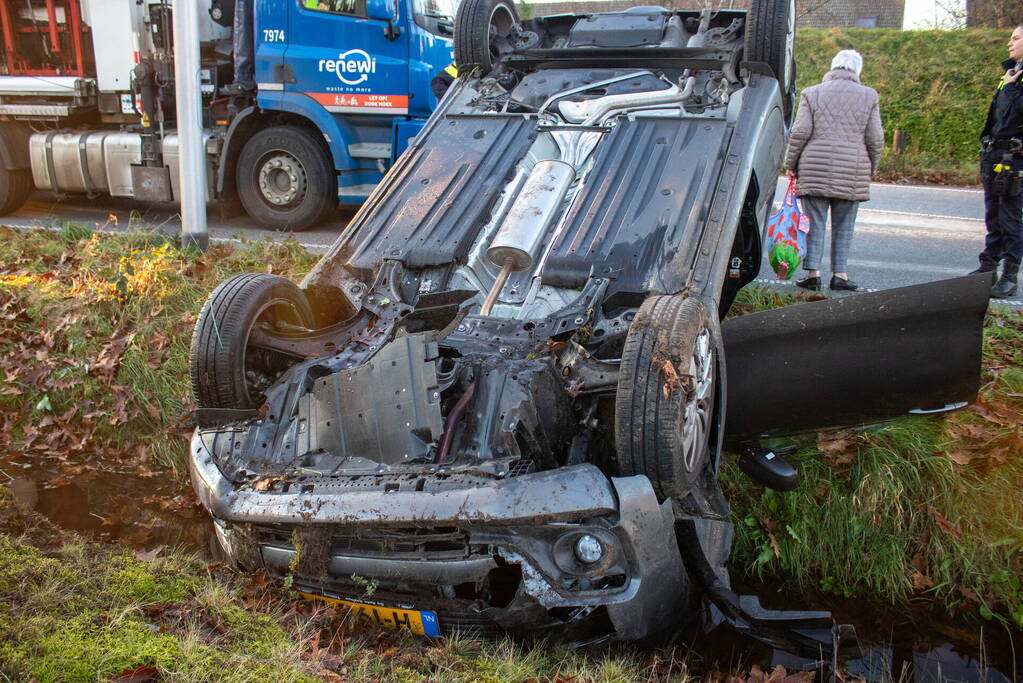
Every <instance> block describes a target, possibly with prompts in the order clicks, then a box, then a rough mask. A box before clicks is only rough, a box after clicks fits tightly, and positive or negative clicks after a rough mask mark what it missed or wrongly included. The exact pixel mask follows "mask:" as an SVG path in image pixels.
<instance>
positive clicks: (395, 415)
mask: <svg viewBox="0 0 1023 683" xmlns="http://www.w3.org/2000/svg"><path fill="white" fill-rule="evenodd" d="M436 358H437V345H436V343H424V342H423V340H422V335H405V336H401V337H398V338H397V339H395V340H394V341H392V342H390V343H388V344H387V345H385V346H384V347H383V348H382V349H380V351H379V352H378V353H377V354H376V356H374V357H373V358H372V360H370V361H369V362H367V363H366V364H364V365H360V366H359V367H356V368H352V369H350V370H342V371H341V372H337V373H334V374H332V375H328V376H326V377H323V378H321V379H318V380H316V382H315V384H314V385H313V390H312V398H311V400H304V401H302V403H301V404H300V406H301V407H300V410H299V417H306V418H307V419H308V421H309V425H310V434H311V435H312V437H313V443H312V445H311V450H316V449H317V448H322V449H324V450H326V451H328V452H330V453H333V454H334V455H338V456H340V457H360V458H368V459H370V460H373V461H375V462H379V463H384V464H387V465H391V464H395V463H401V462H408V461H412V460H416V459H417V458H423V457H425V456H426V454H427V447H428V445H429V444H430V443H432V442H433V441H435V440H437V439H439V438H440V436H441V434H442V433H443V431H444V420H443V418H442V416H441V411H440V391H439V389H438V386H437V364H436V363H435V362H434V360H435V359H436ZM303 398H305V397H303ZM303 413H306V414H303Z"/></svg>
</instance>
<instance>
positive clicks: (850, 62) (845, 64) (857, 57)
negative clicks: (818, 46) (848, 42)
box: [831, 50, 863, 76]
mask: <svg viewBox="0 0 1023 683" xmlns="http://www.w3.org/2000/svg"><path fill="white" fill-rule="evenodd" d="M831 68H832V69H848V70H849V71H852V72H853V73H855V74H856V75H857V76H859V75H860V72H862V71H863V55H861V54H860V53H859V52H857V51H856V50H842V51H841V52H839V53H838V54H837V55H835V58H834V59H832V60H831Z"/></svg>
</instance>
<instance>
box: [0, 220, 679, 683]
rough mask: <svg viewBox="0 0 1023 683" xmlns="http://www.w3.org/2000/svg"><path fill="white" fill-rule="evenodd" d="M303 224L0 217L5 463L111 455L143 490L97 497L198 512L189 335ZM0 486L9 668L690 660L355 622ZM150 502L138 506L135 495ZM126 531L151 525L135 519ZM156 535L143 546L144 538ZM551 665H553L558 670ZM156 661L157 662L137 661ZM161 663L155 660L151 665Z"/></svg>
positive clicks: (545, 665)
mask: <svg viewBox="0 0 1023 683" xmlns="http://www.w3.org/2000/svg"><path fill="white" fill-rule="evenodd" d="M314 260H315V259H314V257H312V256H310V255H308V254H306V253H305V252H304V251H303V250H302V248H301V247H300V246H299V245H298V244H297V243H295V242H293V241H291V242H284V243H280V242H277V243H273V242H258V243H253V244H250V245H248V246H245V247H243V248H241V249H233V248H228V247H224V246H221V245H215V246H213V247H212V248H211V250H210V251H209V252H207V253H206V254H201V255H200V254H195V253H182V252H180V251H178V250H177V249H175V248H173V247H171V246H170V245H167V244H165V243H164V238H162V237H159V236H147V235H141V234H134V235H98V234H97V235H92V234H90V233H89V232H88V231H85V230H83V229H81V228H78V227H75V226H68V227H66V228H65V229H64V230H61V231H59V232H45V231H35V232H21V231H15V230H9V229H2V228H0V264H4V265H2V266H0V372H2V373H3V377H4V382H3V384H2V386H0V473H2V474H3V475H4V480H10V479H11V478H12V477H14V476H24V473H26V472H27V473H29V474H31V475H33V476H34V477H35V478H37V479H39V480H41V481H42V482H43V483H44V484H53V483H55V482H68V481H70V482H81V481H83V480H90V479H91V480H99V481H103V480H104V479H105V478H107V477H109V476H111V474H112V473H116V474H118V475H120V476H122V477H123V476H125V475H128V476H131V477H134V478H135V479H137V480H138V481H140V482H141V484H140V486H139V487H138V489H137V491H136V492H135V495H136V496H137V497H139V498H142V499H143V500H142V501H135V503H136V505H135V506H131V507H129V508H128V509H126V510H122V509H120V507H119V506H121V502H120V501H119V500H117V499H116V498H115V499H112V500H110V501H98V502H97V501H93V503H94V504H95V506H96V507H95V510H94V512H97V513H99V514H101V515H103V516H109V517H112V518H116V517H118V516H120V517H122V518H126V517H129V516H130V518H129V519H126V520H122V521H125V522H127V524H128V525H130V526H136V525H141V526H145V522H146V521H148V520H149V519H150V518H153V517H161V516H162V517H171V516H175V515H182V514H189V513H191V512H194V503H193V502H192V500H193V498H192V496H191V494H190V493H189V491H188V488H189V487H188V484H187V477H186V476H185V475H184V473H183V471H182V469H181V465H182V462H183V456H184V449H185V448H186V446H187V442H186V441H185V439H184V438H183V436H184V435H185V433H186V432H187V430H183V429H181V427H180V425H181V421H180V417H181V415H182V413H183V412H184V411H185V409H186V408H187V407H188V402H189V397H188V391H189V389H188V374H187V361H188V345H189V343H190V339H191V331H192V325H193V324H194V321H195V316H196V314H197V313H198V311H199V309H200V307H201V305H202V303H203V301H204V300H205V298H206V296H207V295H208V293H209V291H210V290H211V289H212V288H213V287H214V286H215V285H216V284H217V283H218V282H219V281H220V280H221V279H223V278H224V277H226V276H227V275H229V274H232V273H235V272H242V271H265V270H272V271H273V272H275V273H281V274H284V275H286V276H290V277H292V278H295V279H298V277H299V276H300V275H301V274H302V273H304V272H305V271H306V270H307V269H308V268H309V266H310V265H311V264H312V263H313V261H314ZM6 491H7V489H6V488H0V680H6V679H4V678H3V677H4V676H7V677H8V678H9V679H11V680H26V679H28V678H29V677H35V678H37V679H38V680H40V681H51V680H102V679H106V678H109V677H111V676H118V675H120V674H122V672H125V671H126V670H128V671H131V670H135V669H140V668H141V669H147V668H148V669H155V671H141V672H139V673H138V676H139V677H140V678H139V679H138V680H142V678H141V677H143V676H144V675H152V676H157V675H159V676H161V677H162V678H163V679H167V680H186V681H269V680H272V681H296V680H328V681H342V680H344V681H374V680H375V681H379V680H387V681H403V680H407V681H417V680H422V679H423V678H424V677H426V676H431V675H432V676H436V677H438V680H445V681H449V680H450V681H460V680H464V681H506V680H516V681H517V680H528V679H536V680H549V681H553V680H562V681H568V680H573V678H572V677H573V676H578V677H579V678H578V679H577V680H580V681H582V680H593V681H635V680H666V679H671V680H685V679H686V678H688V675H687V674H686V668H685V664H684V660H685V654H684V652H683V651H682V650H681V649H679V650H667V651H661V652H658V653H642V652H637V651H633V650H628V649H624V648H619V649H612V650H610V651H609V650H607V649H602V650H600V651H596V652H594V653H593V654H586V653H583V652H577V651H569V650H566V649H565V648H562V647H548V646H544V645H535V646H518V645H515V644H513V643H511V642H508V641H503V642H498V643H482V644H481V643H474V642H466V641H460V640H446V641H444V642H442V643H430V642H426V641H423V640H422V639H419V638H415V637H412V636H404V635H402V634H397V633H381V632H377V631H374V630H372V629H369V630H366V629H358V630H356V629H354V628H352V625H351V624H350V623H348V622H347V621H346V615H343V614H340V613H338V612H337V611H336V610H332V609H318V608H315V607H312V606H310V605H308V604H305V605H303V604H301V603H298V602H296V601H295V600H294V599H293V598H294V594H289V593H287V592H286V591H284V590H283V589H282V588H280V587H277V586H275V585H273V584H269V583H267V582H266V581H264V580H262V579H261V578H260V577H258V576H256V577H245V576H237V575H234V574H232V573H231V572H229V571H227V570H226V569H224V568H222V567H219V568H218V567H214V568H209V567H207V566H206V565H205V564H204V563H203V562H202V561H201V560H199V559H198V558H196V557H195V556H192V555H188V554H181V553H174V552H166V551H165V552H162V553H158V554H156V553H153V552H142V553H139V554H137V555H136V554H135V553H133V552H131V551H127V550H123V549H119V548H118V547H117V546H110V545H101V544H97V543H95V542H93V541H90V540H86V539H83V538H82V537H80V536H78V535H76V534H74V533H69V532H67V531H65V530H59V529H57V528H55V527H54V526H52V525H51V524H49V523H48V522H46V521H45V520H44V519H43V518H41V517H40V516H38V515H35V514H32V513H29V512H27V511H25V510H23V509H22V508H21V507H20V506H19V505H18V504H16V503H14V501H13V500H12V499H11V496H10V494H8V493H6ZM139 505H141V507H139ZM126 535H127V536H128V537H129V538H130V539H131V540H132V541H134V542H136V543H141V544H145V543H146V536H145V535H144V534H143V535H138V534H136V533H134V530H133V529H130V530H127V533H126ZM144 547H148V546H144ZM559 677H560V678H559ZM146 680H150V679H146ZM152 680H155V678H154V679H152Z"/></svg>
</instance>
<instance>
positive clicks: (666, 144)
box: [543, 118, 728, 292]
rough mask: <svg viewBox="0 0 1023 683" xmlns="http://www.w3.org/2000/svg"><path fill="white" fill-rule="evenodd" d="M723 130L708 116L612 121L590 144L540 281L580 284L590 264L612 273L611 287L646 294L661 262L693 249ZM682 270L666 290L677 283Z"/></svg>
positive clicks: (703, 217) (707, 202)
mask: <svg viewBox="0 0 1023 683" xmlns="http://www.w3.org/2000/svg"><path fill="white" fill-rule="evenodd" d="M727 133H728V128H727V127H726V124H725V122H724V121H718V120H710V119H691V120H686V119H683V120H679V119H653V118H651V119H637V120H635V121H623V122H622V123H620V124H618V125H617V126H616V127H615V129H614V130H613V131H612V132H611V133H609V134H608V137H607V139H605V140H602V141H601V143H600V144H599V145H598V147H597V157H596V159H595V161H594V166H593V169H592V170H591V171H590V172H589V173H588V174H587V176H586V178H585V179H584V182H585V185H584V187H583V189H582V190H581V191H580V193H579V194H578V195H577V196H576V197H575V199H574V200H573V202H572V206H571V207H570V208H569V210H568V215H567V216H566V217H565V219H564V223H563V226H564V227H563V229H562V231H561V234H560V235H559V236H558V239H557V240H556V241H555V243H554V247H553V248H552V250H551V252H550V255H549V257H548V259H547V263H546V265H545V266H544V270H543V280H544V283H545V284H548V285H552V286H555V287H579V286H582V284H583V283H585V282H586V279H587V278H588V277H589V275H590V272H591V270H592V271H593V274H594V275H595V276H598V277H599V276H610V277H613V278H615V282H614V284H613V286H612V287H613V289H615V290H625V291H641V292H646V291H647V289H648V286H649V283H650V280H651V278H652V277H653V276H654V274H655V273H657V272H658V271H659V270H661V265H662V264H664V263H667V262H669V261H671V260H672V259H673V258H674V257H675V255H676V254H678V253H681V254H686V255H688V254H690V253H691V250H692V249H693V248H695V247H696V245H697V243H698V238H699V235H700V232H701V230H702V229H703V225H704V223H705V221H706V213H707V207H708V206H709V205H710V201H711V199H712V197H711V196H710V191H711V189H712V185H713V181H714V179H715V177H716V175H717V173H718V161H717V157H718V155H719V153H720V152H719V150H722V149H723V144H724V142H725V137H726V135H727ZM684 275H685V274H684V273H680V274H679V281H678V282H677V283H676V284H677V287H676V288H675V289H672V290H671V291H679V290H681V289H682V287H683V285H684ZM666 286H667V287H669V288H670V286H671V285H670V283H667V284H666Z"/></svg>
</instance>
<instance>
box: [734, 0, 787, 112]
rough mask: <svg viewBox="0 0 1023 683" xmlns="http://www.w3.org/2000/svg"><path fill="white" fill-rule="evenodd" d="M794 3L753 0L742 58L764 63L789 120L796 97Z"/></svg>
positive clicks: (774, 0)
mask: <svg viewBox="0 0 1023 683" xmlns="http://www.w3.org/2000/svg"><path fill="white" fill-rule="evenodd" d="M795 40H796V2H795V0H752V1H751V2H750V6H749V12H747V14H746V39H745V41H746V42H745V47H744V53H745V59H746V61H749V62H765V63H767V64H768V65H769V66H770V67H771V69H772V70H773V71H774V74H775V76H776V77H777V78H778V83H779V85H780V86H781V94H782V107H783V110H784V112H785V120H786V121H791V119H792V109H793V106H794V104H795V99H796V57H795Z"/></svg>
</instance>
